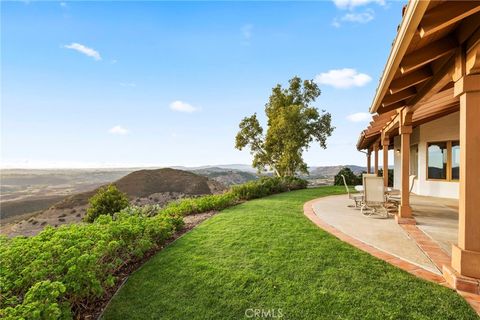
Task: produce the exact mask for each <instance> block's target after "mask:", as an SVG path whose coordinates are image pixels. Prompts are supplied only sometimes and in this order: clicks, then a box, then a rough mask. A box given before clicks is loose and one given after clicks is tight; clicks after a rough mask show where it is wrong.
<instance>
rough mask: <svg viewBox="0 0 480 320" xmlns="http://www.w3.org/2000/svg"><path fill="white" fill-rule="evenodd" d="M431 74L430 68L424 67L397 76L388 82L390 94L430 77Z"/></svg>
mask: <svg viewBox="0 0 480 320" xmlns="http://www.w3.org/2000/svg"><path fill="white" fill-rule="evenodd" d="M432 77H433V74H432V71H431V70H430V68H428V67H424V68H421V69H418V70H415V71H413V72H411V73H408V74H406V75H405V76H403V77H400V78H397V79H395V80H393V81H392V83H391V84H390V90H389V92H390V94H395V93H397V92H400V91H402V90H404V89H406V88H409V87H412V86H415V85H417V84H420V83H422V82H425V81H427V80H428V79H430V78H432Z"/></svg>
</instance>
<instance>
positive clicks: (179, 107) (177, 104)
mask: <svg viewBox="0 0 480 320" xmlns="http://www.w3.org/2000/svg"><path fill="white" fill-rule="evenodd" d="M170 109H172V110H173V111H178V112H186V113H192V112H195V111H197V110H198V108H195V107H194V106H192V105H191V104H189V103H186V102H183V101H180V100H176V101H173V102H172V103H170Z"/></svg>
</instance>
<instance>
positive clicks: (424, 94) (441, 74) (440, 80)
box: [406, 56, 455, 112]
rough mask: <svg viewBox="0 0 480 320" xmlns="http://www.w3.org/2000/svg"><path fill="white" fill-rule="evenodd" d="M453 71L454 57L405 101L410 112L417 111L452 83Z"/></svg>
mask: <svg viewBox="0 0 480 320" xmlns="http://www.w3.org/2000/svg"><path fill="white" fill-rule="evenodd" d="M454 69H455V57H454V56H452V57H450V59H448V61H447V62H446V63H445V64H444V65H443V66H442V67H441V68H440V70H438V71H437V72H436V73H435V75H434V76H433V78H432V79H430V80H429V81H428V82H426V83H425V84H424V85H423V86H422V87H421V88H420V89H419V90H418V93H417V94H416V95H415V96H414V97H412V98H410V99H409V100H407V102H406V105H407V106H409V107H410V108H411V111H412V112H413V111H415V110H417V109H418V108H419V107H421V103H422V102H423V101H427V100H428V99H429V98H430V97H432V96H433V95H434V94H436V93H437V92H439V91H440V90H442V88H444V87H445V86H446V85H447V84H448V83H449V82H451V81H452V74H453V72H454Z"/></svg>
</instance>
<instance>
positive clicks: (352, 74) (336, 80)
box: [315, 68, 372, 89]
mask: <svg viewBox="0 0 480 320" xmlns="http://www.w3.org/2000/svg"><path fill="white" fill-rule="evenodd" d="M371 80H372V77H370V76H369V75H368V74H365V73H359V72H358V71H357V70H355V69H351V68H343V69H334V70H330V71H328V72H324V73H320V74H319V75H317V76H316V77H315V82H316V83H318V84H326V85H330V86H332V87H335V88H338V89H347V88H351V87H363V86H364V85H366V84H367V83H369V82H370V81H371Z"/></svg>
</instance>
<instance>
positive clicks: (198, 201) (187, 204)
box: [160, 191, 237, 216]
mask: <svg viewBox="0 0 480 320" xmlns="http://www.w3.org/2000/svg"><path fill="white" fill-rule="evenodd" d="M236 203H237V199H236V197H235V196H234V194H233V193H232V192H231V191H229V192H225V193H223V194H213V195H208V196H203V197H198V198H187V199H182V200H178V201H174V202H170V203H169V204H168V205H167V206H165V207H164V208H163V209H162V210H160V213H162V214H166V215H171V214H178V215H182V216H185V215H188V214H194V213H200V212H206V211H212V210H222V209H225V208H228V207H231V206H233V205H235V204H236Z"/></svg>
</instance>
